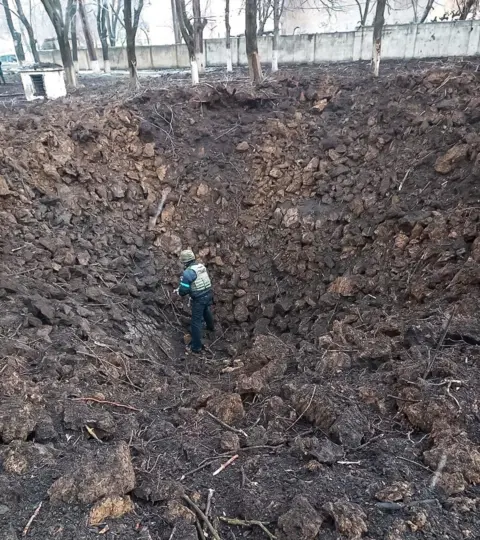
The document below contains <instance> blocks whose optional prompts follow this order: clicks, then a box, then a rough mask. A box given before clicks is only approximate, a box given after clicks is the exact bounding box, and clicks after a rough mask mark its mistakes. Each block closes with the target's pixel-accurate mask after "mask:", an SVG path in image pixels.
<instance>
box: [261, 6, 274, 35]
mask: <svg viewBox="0 0 480 540" xmlns="http://www.w3.org/2000/svg"><path fill="white" fill-rule="evenodd" d="M274 1H275V0H257V26H258V28H257V32H258V35H259V36H263V34H264V32H265V25H266V23H267V21H268V19H270V17H271V16H272V15H273V11H274V7H273V4H274Z"/></svg>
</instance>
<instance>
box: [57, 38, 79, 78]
mask: <svg viewBox="0 0 480 540" xmlns="http://www.w3.org/2000/svg"><path fill="white" fill-rule="evenodd" d="M57 38H58V34H57ZM58 44H59V47H60V56H61V57H62V64H63V69H64V70H65V78H66V80H67V86H68V87H70V88H76V87H77V76H76V72H75V66H74V64H73V58H72V51H71V49H70V43H69V41H68V36H66V37H64V38H63V41H62V43H61V44H60V38H58Z"/></svg>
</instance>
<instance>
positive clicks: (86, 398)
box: [70, 397, 142, 412]
mask: <svg viewBox="0 0 480 540" xmlns="http://www.w3.org/2000/svg"><path fill="white" fill-rule="evenodd" d="M70 399H71V400H72V401H93V402H95V403H103V404H104V405H112V406H113V407H121V408H122V409H128V410H129V411H136V412H142V410H141V409H137V408H136V407H132V406H131V405H122V404H121V403H116V402H115V401H107V400H105V399H97V398H93V397H78V398H70Z"/></svg>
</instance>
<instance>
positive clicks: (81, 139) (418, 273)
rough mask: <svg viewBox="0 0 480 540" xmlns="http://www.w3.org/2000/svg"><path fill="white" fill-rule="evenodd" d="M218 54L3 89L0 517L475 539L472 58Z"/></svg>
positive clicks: (68, 537) (186, 534)
mask: <svg viewBox="0 0 480 540" xmlns="http://www.w3.org/2000/svg"><path fill="white" fill-rule="evenodd" d="M237 75H238V76H237V77H236V78H235V79H234V80H231V81H228V82H226V81H225V79H224V77H223V75H222V74H211V77H209V78H208V80H207V82H205V83H202V84H201V85H199V86H198V87H197V88H195V89H192V88H190V87H188V86H187V84H186V83H185V82H184V81H183V80H182V79H181V78H178V77H169V78H159V79H154V80H151V81H144V83H143V86H142V87H141V88H140V89H138V90H134V91H132V90H129V89H128V87H127V86H126V85H125V84H124V83H123V82H122V81H117V80H115V81H113V82H111V83H108V82H107V81H106V80H105V81H102V82H95V81H87V83H86V87H85V88H83V89H81V90H80V91H79V92H78V93H77V94H74V95H72V96H69V97H68V98H66V99H65V100H60V101H57V102H54V103H46V104H40V103H37V104H33V105H25V104H21V105H19V106H15V103H10V104H9V103H7V105H6V106H5V107H4V108H3V109H0V118H1V119H0V142H1V145H0V227H1V238H0V250H1V258H0V516H1V519H0V537H1V538H2V539H5V540H14V539H18V538H20V537H21V536H22V531H23V528H24V527H25V525H26V524H27V522H28V520H29V518H30V517H31V516H32V514H33V513H34V511H35V509H36V508H37V507H38V505H39V504H40V503H41V502H42V506H41V508H40V510H39V512H38V515H37V516H36V517H35V519H34V520H33V522H32V523H31V526H30V528H29V531H28V533H27V537H28V538H32V539H36V540H44V539H47V538H54V539H59V540H80V539H93V538H97V537H100V538H101V537H104V538H108V539H112V540H113V539H115V540H130V539H145V540H146V539H152V540H157V539H158V540H171V539H174V540H189V539H191V540H194V539H196V538H201V536H198V534H199V533H198V531H197V528H196V517H195V514H194V513H193V512H192V511H191V506H189V503H188V502H187V501H186V499H185V498H184V496H185V495H187V496H188V497H189V498H190V500H192V501H194V502H196V503H197V504H198V506H199V507H200V508H202V509H205V505H206V502H207V495H208V490H209V489H212V490H214V494H213V497H212V500H211V507H210V520H211V523H212V524H213V526H214V527H215V528H216V529H217V531H218V535H219V537H220V538H221V539H222V540H230V539H232V540H233V539H235V538H236V539H247V538H248V539H251V540H256V539H259V540H260V539H266V538H268V535H267V533H266V532H265V531H264V530H262V529H261V528H260V527H258V526H249V527H245V526H241V527H240V526H237V525H232V524H227V523H225V522H224V521H221V520H220V518H221V517H227V518H239V519H242V520H259V521H261V522H264V524H265V526H266V528H267V529H268V530H269V531H270V535H275V536H276V538H277V539H278V540H299V539H303V540H314V539H320V538H321V539H322V540H329V539H331V540H334V539H337V538H347V539H351V540H355V539H360V538H365V539H371V540H380V539H387V540H397V539H398V540H403V539H405V540H407V539H413V538H424V539H437V538H442V539H447V538H448V539H461V538H472V539H473V538H479V537H480V522H479V518H478V510H479V500H480V498H479V497H480V493H479V488H478V484H479V483H480V452H479V450H478V445H479V443H480V431H479V421H480V416H479V415H480V413H479V401H478V388H479V387H480V372H479V369H478V364H477V363H478V361H479V345H480V323H479V319H478V313H479V307H480V301H479V298H480V295H479V285H480V267H479V263H480V222H479V218H480V193H479V185H480V184H479V183H480V133H479V128H480V113H479V111H480V97H479V96H480V73H478V72H477V71H476V66H475V65H472V64H468V63H464V64H460V63H457V64H452V63H450V64H447V63H444V64H441V63H438V62H437V63H435V62H429V63H427V62H425V63H416V64H414V65H413V64H412V65H398V64H390V65H386V66H385V68H384V71H383V74H382V76H381V77H380V78H379V79H378V80H374V79H372V77H371V76H370V75H369V73H368V69H367V68H366V67H365V66H362V65H341V66H336V67H335V66H329V67H325V68H318V69H316V68H315V69H314V68H308V69H307V68H305V69H301V70H295V71H294V70H286V71H284V72H282V73H280V74H279V75H278V76H277V77H276V78H269V79H267V80H266V81H265V83H264V84H262V85H261V86H259V87H258V88H256V89H253V88H252V87H251V86H250V85H249V84H248V82H247V80H246V78H245V77H244V76H243V75H242V74H237ZM166 188H168V189H169V190H170V192H169V195H168V198H167V202H166V205H165V207H164V209H163V212H162V214H161V216H160V217H159V219H158V220H157V222H156V224H154V225H153V224H152V223H151V216H152V214H153V213H154V212H155V210H156V208H157V205H158V203H159V201H160V199H161V196H162V193H163V192H164V190H165V189H166ZM187 246H190V247H192V248H193V249H194V250H196V252H197V253H199V256H200V258H201V259H202V261H203V262H205V264H206V265H207V266H208V268H209V271H210V273H211V275H212V278H213V280H214V283H215V299H216V304H215V306H214V309H215V317H216V320H217V329H216V333H215V336H209V337H208V339H207V341H206V343H207V344H208V345H209V350H208V352H207V354H206V355H205V356H204V357H200V358H198V357H194V358H192V357H186V356H185V354H184V344H183V343H184V334H185V333H187V332H188V320H189V319H188V315H189V308H188V305H187V303H186V301H184V300H181V299H177V298H173V297H172V295H171V292H172V290H173V288H174V287H175V286H176V285H177V281H178V277H179V273H180V271H181V268H180V267H179V265H178V260H177V255H178V252H179V250H180V249H181V248H182V247H187ZM87 398H91V399H87ZM104 402H107V403H104ZM212 415H213V416H212ZM217 419H219V420H221V421H222V422H223V424H222V423H219V422H218V421H217ZM225 424H226V425H227V426H230V427H231V428H232V429H227V427H225ZM236 454H238V458H237V459H236V460H235V461H234V463H233V464H231V465H230V466H229V467H228V468H226V469H225V470H224V471H222V472H221V473H220V474H218V475H216V476H213V474H212V473H213V471H215V469H217V468H218V467H219V466H220V465H221V464H222V463H224V462H226V461H227V460H228V459H229V458H230V457H232V456H233V455H236ZM108 498H110V499H108ZM92 507H94V513H95V515H94V513H92V514H91V513H90V512H92ZM102 512H103V513H102ZM99 513H100V514H99ZM115 513H117V514H118V516H119V517H112V516H113V515H114V514H115ZM98 515H100V517H99V518H98V519H94V518H95V517H96V516H97V517H98ZM99 535H100V536H99ZM204 536H205V538H208V539H211V538H213V536H212V534H211V533H209V532H207V533H206V534H205V535H204Z"/></svg>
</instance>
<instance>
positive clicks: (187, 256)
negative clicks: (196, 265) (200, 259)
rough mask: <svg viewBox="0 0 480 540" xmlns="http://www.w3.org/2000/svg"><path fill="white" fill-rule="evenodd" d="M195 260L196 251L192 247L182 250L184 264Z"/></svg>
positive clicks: (181, 259) (181, 258)
mask: <svg viewBox="0 0 480 540" xmlns="http://www.w3.org/2000/svg"><path fill="white" fill-rule="evenodd" d="M194 260H195V253H193V251H192V250H191V249H184V250H183V251H181V252H180V262H182V263H183V264H186V263H189V262H191V261H194Z"/></svg>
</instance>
